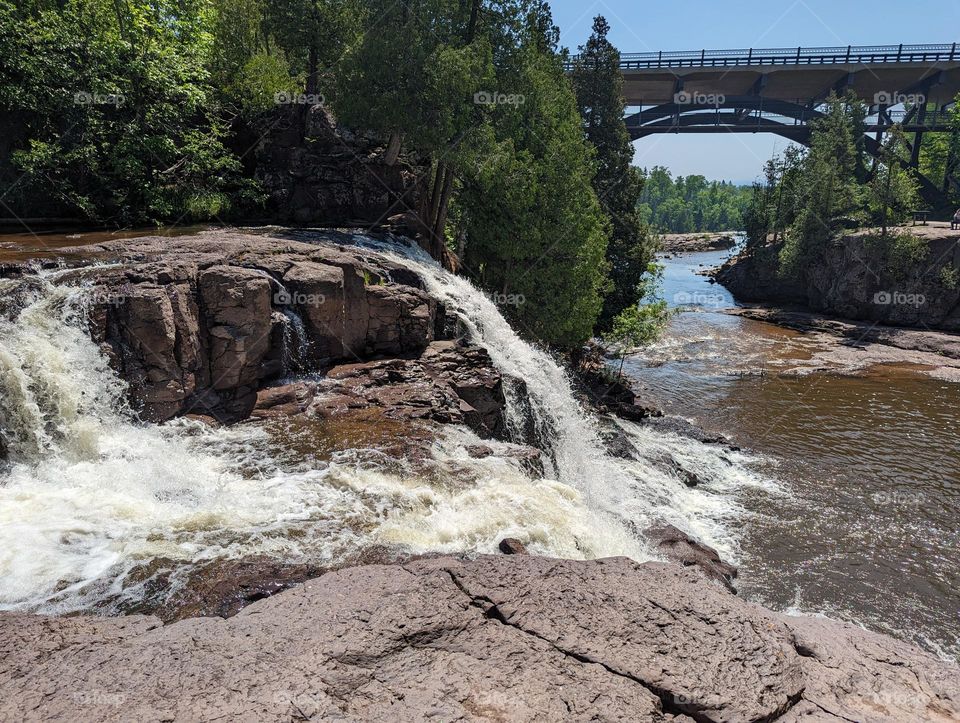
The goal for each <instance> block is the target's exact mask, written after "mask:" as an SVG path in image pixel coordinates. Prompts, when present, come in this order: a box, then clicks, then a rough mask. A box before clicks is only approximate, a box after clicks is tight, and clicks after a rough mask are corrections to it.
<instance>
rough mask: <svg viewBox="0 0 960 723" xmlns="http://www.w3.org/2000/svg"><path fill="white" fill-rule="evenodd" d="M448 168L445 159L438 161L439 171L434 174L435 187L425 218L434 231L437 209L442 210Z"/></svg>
mask: <svg viewBox="0 0 960 723" xmlns="http://www.w3.org/2000/svg"><path fill="white" fill-rule="evenodd" d="M445 169H446V166H445V165H444V163H443V161H437V172H436V174H434V176H433V187H432V188H431V191H430V208H429V209H428V210H427V218H426V219H425V221H426V224H427V228H429V229H430V230H431V232H432V231H433V228H434V227H435V226H436V225H437V211H439V210H440V194H441V191H442V190H443V172H444V170H445Z"/></svg>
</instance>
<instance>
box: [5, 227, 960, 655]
mask: <svg viewBox="0 0 960 723" xmlns="http://www.w3.org/2000/svg"><path fill="white" fill-rule="evenodd" d="M261 233H263V232H261ZM267 233H269V232H267ZM81 240H82V239H81ZM355 240H356V242H357V243H361V244H364V245H367V246H368V247H370V248H372V249H374V250H375V251H376V252H377V253H382V254H384V255H387V256H389V257H390V258H391V259H392V260H393V261H395V262H397V263H401V264H403V265H405V266H407V267H408V268H410V269H411V270H414V271H415V272H416V273H418V274H419V275H420V277H421V278H422V279H423V281H424V284H425V285H426V287H427V288H428V290H429V291H430V293H431V294H432V295H434V296H435V297H437V298H438V299H440V300H442V301H443V302H444V305H445V307H446V308H447V309H448V310H449V311H450V312H452V313H455V314H456V315H457V316H458V317H459V319H460V322H461V324H462V326H463V328H464V329H465V330H466V334H467V336H468V337H469V338H470V339H471V340H473V341H475V342H477V343H480V344H483V345H484V346H485V347H486V348H487V350H488V351H489V353H490V355H491V358H492V359H493V362H494V364H495V365H496V366H497V367H498V369H499V370H500V371H501V372H502V373H503V374H504V376H505V377H506V378H507V380H508V383H507V385H506V388H507V392H508V394H507V397H508V399H507V401H508V418H509V419H508V421H509V424H510V426H511V427H512V428H513V429H515V430H517V437H518V438H519V437H520V430H524V429H529V428H530V427H531V426H532V427H533V428H534V429H535V430H536V433H537V436H538V439H539V442H540V446H541V447H542V448H543V449H544V451H545V454H544V457H545V461H546V464H545V473H544V475H542V476H534V477H532V476H531V475H530V474H529V472H527V471H525V470H524V469H523V468H522V467H521V466H520V465H519V463H517V462H516V460H514V459H512V458H511V457H510V456H509V455H508V454H506V453H504V454H498V453H497V452H498V451H499V450H500V447H498V444H497V443H493V444H492V445H491V446H492V448H493V450H494V454H493V455H491V456H489V457H486V458H484V459H475V458H473V457H472V456H471V455H470V454H469V452H468V448H469V447H470V446H471V445H474V444H477V443H478V442H479V441H480V440H478V439H477V437H476V436H475V435H474V434H473V433H472V432H470V431H469V430H466V429H462V428H457V427H448V428H446V429H445V430H444V431H443V432H442V433H441V434H440V436H439V437H438V438H437V440H436V442H435V443H434V445H433V447H432V450H431V455H430V458H429V459H428V460H425V461H420V462H418V463H416V464H412V463H410V462H408V461H406V460H402V459H395V458H391V457H390V456H388V455H387V454H385V453H384V451H383V450H382V449H380V448H378V446H377V445H376V444H375V443H369V442H366V441H365V442H363V443H358V444H357V446H356V448H355V449H347V450H342V449H341V450H339V451H335V452H332V453H331V452H329V451H323V452H322V453H321V450H319V449H314V448H312V447H311V444H312V443H313V442H312V440H313V439H314V437H311V436H310V435H307V436H299V432H298V431H297V430H296V429H295V428H293V427H290V428H281V429H279V430H278V428H277V427H276V425H272V426H271V425H269V424H266V423H255V422H253V423H244V424H239V425H235V426H233V427H230V428H226V429H211V428H208V427H206V426H204V425H202V424H200V423H197V422H190V421H186V420H179V421H175V422H171V423H168V424H165V425H160V426H157V425H148V424H143V423H140V422H139V421H137V419H136V417H135V415H134V414H133V413H132V412H131V410H130V409H129V408H128V407H127V405H126V403H125V395H126V390H125V386H124V384H123V382H122V381H121V380H119V379H118V378H117V377H116V376H115V375H114V374H113V372H112V371H111V370H110V368H109V365H108V364H107V361H106V359H105V357H104V356H103V354H102V352H101V350H100V349H99V348H98V347H97V346H96V345H94V344H93V343H92V342H91V341H90V339H89V338H88V337H87V335H86V332H85V331H84V319H85V313H86V304H87V303H88V301H87V299H86V296H85V293H86V292H85V290H84V289H83V288H76V287H69V286H66V285H62V284H61V283H59V281H58V272H57V271H50V270H46V271H38V272H37V274H36V276H34V277H31V278H29V279H27V280H26V283H24V282H23V281H13V280H0V284H2V285H3V288H2V289H0V291H2V292H3V294H4V296H5V298H6V299H8V300H9V299H16V303H15V304H14V305H13V306H14V308H15V310H14V311H11V310H10V309H9V308H8V309H7V312H6V313H5V315H3V316H0V430H2V433H3V445H4V448H5V450H6V452H5V457H6V459H4V460H0V609H19V610H34V611H38V612H44V613H54V612H70V611H77V610H87V611H89V610H96V611H100V612H108V613H109V612H117V611H120V610H124V609H131V608H135V607H136V605H137V602H138V600H139V598H141V597H142V596H144V595H147V594H151V595H156V594H157V592H156V590H157V585H156V584H155V583H156V582H157V581H156V580H153V579H151V576H152V575H153V571H154V570H155V569H156V568H158V567H162V568H163V569H164V570H166V571H167V572H168V573H169V572H170V571H172V573H171V574H169V575H168V577H165V578H164V581H163V585H162V586H161V587H163V586H165V589H166V593H164V594H168V593H170V591H171V590H174V589H176V587H177V586H178V585H185V584H189V582H187V580H188V573H189V571H190V570H191V568H192V567H194V566H197V565H200V564H203V563H206V562H209V561H212V560H222V559H226V560H235V559H241V560H242V559H249V558H254V557H256V558H264V557H266V558H272V559H277V560H282V561H284V562H308V563H311V564H321V565H324V564H336V563H338V562H341V561H344V560H348V559H350V558H351V556H355V555H356V554H357V553H358V552H359V551H362V550H364V549H367V548H370V547H374V546H376V547H381V548H383V547H385V548H388V549H390V550H393V551H396V552H398V553H401V554H406V553H420V552H431V551H441V552H465V553H484V552H494V551H495V550H496V546H497V543H498V541H499V540H500V539H502V538H504V537H517V538H519V539H521V540H522V541H523V542H524V543H525V544H527V546H528V547H529V548H530V549H531V551H532V552H535V553H539V554H546V555H554V556H562V557H575V558H592V557H602V556H609V555H628V556H630V557H633V558H634V559H637V560H647V559H652V558H654V557H655V556H654V555H653V554H652V553H651V551H650V550H649V548H648V546H647V543H646V541H645V539H644V537H643V534H642V531H643V530H644V529H645V528H646V527H648V526H649V525H651V524H654V523H657V522H661V521H665V522H669V523H672V524H674V525H676V526H678V527H680V528H681V529H683V530H685V531H686V532H688V533H690V534H691V535H693V536H695V537H697V538H699V539H701V540H703V541H704V542H706V543H707V544H710V545H712V546H713V547H715V548H716V549H717V550H718V551H719V552H720V553H721V554H722V555H723V556H724V557H725V558H727V559H729V560H731V561H733V562H735V563H737V564H738V565H740V569H741V580H740V583H739V588H740V590H741V594H743V595H745V596H746V597H748V598H750V599H753V600H757V601H760V602H764V603H766V604H768V605H770V606H772V607H774V608H779V609H792V610H797V611H805V612H814V613H822V614H828V615H831V616H835V617H839V618H843V619H848V620H853V621H856V622H860V623H862V624H865V625H867V626H869V627H872V628H875V629H881V630H887V631H890V632H893V633H894V634H897V635H899V636H901V637H904V638H907V639H911V640H915V641H917V642H920V643H921V644H924V645H926V646H927V647H929V648H932V649H934V650H937V651H939V652H942V653H944V654H949V653H953V652H956V642H957V636H958V627H960V626H958V618H957V614H958V598H957V589H958V587H960V585H958V582H960V581H958V579H957V574H958V564H957V555H956V550H957V540H956V532H955V531H953V530H952V528H953V527H954V526H955V520H956V519H957V513H958V496H957V495H958V492H957V489H958V487H957V482H958V477H957V474H958V473H957V459H956V454H957V443H956V440H957V436H956V434H957V426H956V425H957V416H958V414H960V413H958V411H957V410H958V409H960V405H958V404H957V402H958V401H960V396H958V392H957V390H956V387H954V386H952V385H949V384H946V383H943V382H938V381H934V380H931V379H924V378H920V377H918V376H915V375H914V376H911V375H904V376H902V378H899V377H898V378H896V379H893V380H891V379H876V378H871V377H866V378H849V377H833V376H828V375H823V374H815V375H808V376H782V375H780V374H778V373H777V371H778V370H783V369H785V368H789V367H790V366H791V365H798V364H799V365H802V362H803V360H804V359H806V358H809V356H810V350H809V349H807V348H805V341H804V339H803V335H800V334H796V333H794V332H788V331H784V330H782V329H779V328H778V327H773V326H770V325H768V324H763V323H760V322H753V321H748V320H745V319H740V318H736V317H731V316H729V315H727V314H724V313H723V308H724V307H727V306H730V305H732V303H733V302H732V299H730V297H729V295H728V294H726V293H725V292H724V291H723V290H722V289H721V288H720V287H717V286H713V285H710V284H708V283H707V281H706V280H705V279H704V278H703V277H702V276H699V275H697V273H696V272H697V271H699V270H702V268H703V267H701V266H700V264H704V265H714V264H716V263H718V262H719V261H720V260H722V254H704V255H688V256H685V257H682V258H676V259H669V260H667V262H666V263H667V269H666V277H665V287H666V288H665V292H666V295H667V298H668V299H669V300H671V302H673V303H675V304H678V305H681V306H683V307H684V308H685V309H686V311H684V313H681V314H679V315H678V316H677V317H675V318H674V320H673V321H672V322H671V326H670V329H669V330H668V333H667V335H666V336H665V338H664V339H663V340H662V341H661V342H660V343H658V344H657V345H655V346H654V347H652V348H651V349H648V350H646V351H645V352H644V353H643V354H640V355H635V356H633V357H631V358H630V359H628V361H627V365H626V369H627V371H628V373H630V374H631V375H633V376H635V377H636V378H637V379H638V380H639V381H640V383H641V384H642V385H644V386H645V387H646V388H647V393H648V394H649V395H651V396H653V397H654V398H655V399H656V400H657V401H658V402H659V403H660V404H661V405H662V406H663V407H664V408H665V409H666V410H667V412H668V413H671V414H678V415H682V416H685V417H689V418H693V419H695V420H696V421H697V422H698V423H700V424H702V425H703V426H704V427H707V428H710V429H715V430H717V431H722V432H724V433H726V434H728V435H730V436H731V437H733V438H734V439H735V440H736V441H737V443H738V444H739V445H741V446H742V447H743V449H744V451H730V450H729V449H726V448H724V447H722V446H719V445H708V444H703V443H700V442H697V441H695V440H693V439H690V438H687V437H683V436H679V435H676V434H672V433H669V432H665V431H661V430H659V429H654V428H650V427H644V426H640V425H635V424H631V423H628V422H619V423H618V424H619V425H620V428H621V431H622V433H623V434H624V435H626V438H627V439H628V440H629V442H630V443H631V444H632V445H633V447H634V448H635V449H636V450H637V454H636V455H635V458H634V459H622V458H617V457H613V456H611V455H610V454H608V453H607V451H606V448H605V445H604V443H603V441H602V435H601V432H600V428H599V425H598V420H597V419H596V418H595V417H594V416H593V415H592V414H591V413H590V412H588V411H586V410H584V409H583V408H582V407H581V405H580V404H579V403H578V402H577V401H576V398H575V395H574V394H573V391H572V389H571V384H570V380H569V379H568V377H567V374H566V372H565V371H564V369H563V368H562V367H561V366H560V365H559V364H558V363H557V362H556V361H555V360H554V359H553V357H552V356H551V355H550V354H548V353H547V352H545V351H543V350H541V349H539V348H537V347H536V346H534V345H531V344H529V343H527V342H526V341H524V340H523V339H521V338H520V337H519V336H518V335H517V334H516V333H515V332H514V331H513V329H512V328H511V327H510V326H509V324H508V323H507V322H506V320H505V319H504V318H503V316H502V315H501V314H500V311H499V310H498V308H497V307H496V305H495V304H494V303H493V301H492V300H491V299H490V298H488V297H487V296H486V295H484V294H483V293H481V292H480V291H479V290H478V289H476V288H475V287H473V286H472V285H471V284H470V283H469V282H467V281H466V280H464V279H462V278H459V277H456V276H452V275H450V274H448V273H446V272H445V271H443V270H442V269H440V268H438V267H437V266H436V265H435V264H434V263H433V262H432V261H430V260H429V259H428V258H426V257H425V256H424V255H423V254H422V253H421V252H419V250H418V249H416V248H409V247H403V246H397V245H391V244H385V243H381V242H377V241H374V240H372V239H369V238H366V237H362V236H357V238H356V239H355ZM61 245H62V244H61ZM0 246H2V244H0ZM16 252H17V253H18V254H22V253H30V250H29V249H24V248H17V249H16ZM510 379H521V380H523V381H524V382H525V384H524V385H523V387H524V388H525V390H526V391H525V393H521V392H520V389H521V386H520V385H514V384H510V383H509V380H510ZM797 398H799V399H800V400H801V401H800V402H798V401H797ZM891 440H895V441H893V442H892V441H891ZM484 443H485V444H489V443H487V442H484ZM691 476H693V477H695V478H696V479H697V480H699V484H698V485H696V486H695V487H689V486H688V485H687V484H686V483H685V480H686V481H688V480H689V479H690V478H691ZM148 590H149V591H150V592H149V593H148V592H147V591H148Z"/></svg>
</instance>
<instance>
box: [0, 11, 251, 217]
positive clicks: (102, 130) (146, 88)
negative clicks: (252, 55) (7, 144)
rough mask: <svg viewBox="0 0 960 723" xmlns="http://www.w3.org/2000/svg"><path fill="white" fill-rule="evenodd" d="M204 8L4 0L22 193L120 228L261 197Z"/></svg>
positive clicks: (0, 91) (6, 95)
mask: <svg viewBox="0 0 960 723" xmlns="http://www.w3.org/2000/svg"><path fill="white" fill-rule="evenodd" d="M208 10H209V6H208V4H207V3H206V2H203V1H202V0H193V1H187V2H184V1H175V0H170V1H169V2H146V1H145V0H138V1H134V0H131V1H130V2H127V3H123V4H114V3H108V2H99V1H98V0H69V1H68V2H65V3H63V4H62V6H60V7H55V8H53V9H43V10H40V11H38V12H35V13H25V12H18V11H16V10H14V9H13V8H12V7H11V6H10V5H9V4H8V3H6V2H5V0H0V26H2V29H0V38H2V40H3V50H2V52H3V55H4V57H6V58H12V59H13V65H12V67H10V66H8V67H7V69H6V72H4V74H3V77H2V79H0V104H2V106H3V108H4V110H5V111H6V112H7V113H9V114H10V116H11V117H13V118H16V119H18V121H19V124H18V130H20V132H22V133H23V134H24V136H25V137H24V139H23V142H22V143H21V144H20V146H19V148H17V149H16V150H15V151H14V152H13V153H12V154H11V158H12V161H13V164H14V166H15V167H16V169H17V170H18V171H20V172H23V173H25V176H24V178H23V183H22V188H21V191H22V192H24V193H32V194H33V195H34V196H40V197H42V196H44V195H47V196H51V197H55V198H56V199H58V200H59V201H60V203H61V205H62V207H64V208H65V209H66V212H67V213H80V214H82V215H84V216H86V217H88V218H90V219H93V220H97V221H103V222H110V223H115V224H136V223H144V222H148V223H155V222H162V221H165V220H171V219H172V220H179V219H182V218H186V219H203V218H210V217H212V216H215V215H219V214H220V213H223V212H225V211H226V210H228V209H229V208H230V207H231V206H232V205H233V203H234V202H235V201H243V200H250V199H251V198H253V197H254V196H255V193H254V190H253V188H252V186H251V185H250V184H249V183H247V182H245V181H244V180H243V179H241V177H240V164H239V162H238V160H237V159H236V157H234V156H233V154H231V153H230V151H229V150H228V149H227V148H226V145H225V138H226V135H227V125H226V123H225V122H224V121H223V120H222V119H221V118H219V117H218V116H217V113H216V108H215V103H214V101H213V95H214V94H213V92H212V89H211V86H210V84H209V73H208V71H207V67H206V63H207V61H208V59H209V57H210V48H211V38H212V36H211V35H210V33H209V32H208V31H207V21H208V19H209V16H208Z"/></svg>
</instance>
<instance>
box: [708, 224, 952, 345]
mask: <svg viewBox="0 0 960 723" xmlns="http://www.w3.org/2000/svg"><path fill="white" fill-rule="evenodd" d="M893 231H894V232H899V233H906V234H910V235H913V236H914V237H915V242H916V244H917V248H918V249H919V251H918V253H920V254H922V256H921V257H920V258H919V259H915V260H897V259H896V258H895V257H896V254H897V252H894V251H892V250H891V249H890V248H888V247H887V245H885V243H883V242H880V241H878V240H877V239H875V238H873V237H872V236H871V235H870V233H869V232H867V231H859V232H856V233H851V234H848V235H847V236H845V237H843V238H840V239H837V240H836V241H834V242H832V243H830V244H828V245H827V246H826V248H825V249H824V250H823V253H822V254H820V255H818V256H817V257H816V258H814V259H811V260H810V261H809V263H808V264H807V265H806V266H805V267H804V269H803V271H802V273H801V274H800V276H799V277H798V278H788V277H784V276H782V275H781V274H780V273H779V268H780V265H779V253H780V250H781V249H782V248H783V242H782V241H781V242H776V243H774V242H769V243H767V244H766V245H763V246H755V247H751V248H749V249H746V250H745V251H744V252H743V253H741V254H740V255H738V256H736V257H734V258H732V259H730V260H729V261H728V262H726V263H725V264H724V265H723V266H721V267H720V269H718V270H717V271H715V272H714V275H713V278H714V279H716V281H718V282H719V283H721V284H723V285H724V286H725V287H726V288H727V289H729V290H730V291H731V292H732V293H733V295H734V296H735V297H736V298H737V300H738V301H741V302H747V303H763V304H775V305H778V306H799V307H804V308H805V309H806V310H808V311H812V312H815V313H819V314H826V315H831V316H836V317H840V318H843V319H848V320H854V321H865V322H871V323H879V324H884V325H887V326H897V327H923V328H927V329H938V330H942V331H950V332H957V331H960V281H958V275H960V233H958V232H955V231H950V230H949V229H947V228H943V227H936V226H929V227H915V228H910V227H908V228H903V229H893ZM911 258H912V257H911Z"/></svg>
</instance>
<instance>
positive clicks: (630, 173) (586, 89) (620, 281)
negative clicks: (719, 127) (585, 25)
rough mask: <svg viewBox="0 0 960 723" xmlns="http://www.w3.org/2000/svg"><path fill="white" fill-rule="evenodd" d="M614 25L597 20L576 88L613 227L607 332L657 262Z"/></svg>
mask: <svg viewBox="0 0 960 723" xmlns="http://www.w3.org/2000/svg"><path fill="white" fill-rule="evenodd" d="M609 30H610V26H609V25H608V24H607V21H606V20H605V19H604V18H603V17H601V16H598V17H596V18H595V19H594V21H593V34H592V35H591V36H590V38H589V40H587V43H586V45H584V46H582V47H581V48H580V53H579V55H578V57H577V61H576V63H575V64H574V68H573V87H574V91H575V93H576V96H577V106H578V108H579V111H580V116H581V118H583V125H584V130H585V132H586V136H587V140H588V141H589V142H590V144H591V145H592V146H593V148H594V149H595V150H596V156H595V157H596V164H597V171H596V174H595V175H594V177H593V189H594V191H595V192H596V194H597V198H598V199H599V201H600V206H601V208H602V209H603V211H604V213H605V214H606V217H607V220H608V228H609V243H608V246H607V254H606V255H607V261H608V263H609V267H610V279H611V282H612V283H611V289H610V292H609V293H608V294H607V296H606V298H605V299H604V305H603V309H602V311H601V314H600V319H599V326H600V328H601V329H604V328H609V326H610V324H611V323H612V321H613V318H614V316H616V315H617V314H619V313H620V312H621V311H623V310H624V309H626V308H628V307H632V306H633V305H635V304H636V303H637V301H638V300H639V294H640V293H641V292H640V289H639V286H640V283H641V279H642V278H643V274H644V272H645V270H646V268H647V264H648V263H649V262H650V260H651V258H652V257H653V251H654V245H655V243H654V239H653V238H652V236H651V234H650V233H649V232H648V230H647V226H646V224H644V223H643V221H642V220H641V217H640V213H639V211H638V208H637V203H638V201H639V199H640V194H641V192H642V191H643V176H642V174H641V173H640V171H639V169H637V168H635V167H634V166H633V165H632V160H633V145H632V144H631V143H630V135H629V133H628V132H627V127H626V124H625V123H624V120H623V117H624V108H625V107H626V102H625V101H624V98H623V75H622V74H621V72H620V53H619V52H618V51H617V49H616V48H615V47H614V46H613V45H612V44H611V43H610V41H609V40H607V33H608V32H609Z"/></svg>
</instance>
